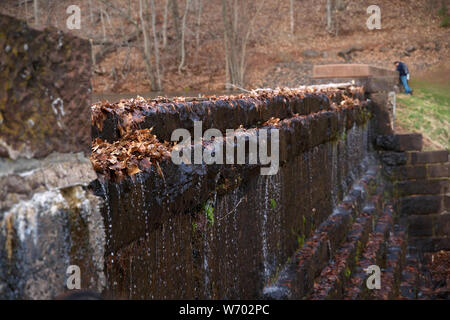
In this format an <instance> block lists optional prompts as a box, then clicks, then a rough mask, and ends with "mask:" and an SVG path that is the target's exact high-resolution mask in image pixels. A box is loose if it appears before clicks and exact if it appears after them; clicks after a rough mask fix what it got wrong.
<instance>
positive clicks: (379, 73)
mask: <svg viewBox="0 0 450 320" xmlns="http://www.w3.org/2000/svg"><path fill="white" fill-rule="evenodd" d="M372 77H387V78H389V77H394V78H398V73H397V72H396V71H391V70H388V69H383V68H379V67H374V66H370V65H367V64H326V65H315V66H314V67H313V78H314V79H323V78H340V79H342V78H372Z"/></svg>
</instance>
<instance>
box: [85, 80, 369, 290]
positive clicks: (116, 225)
mask: <svg viewBox="0 0 450 320" xmlns="http://www.w3.org/2000/svg"><path fill="white" fill-rule="evenodd" d="M336 92H338V93H340V94H342V95H343V96H344V95H348V96H349V97H356V96H360V95H361V94H362V92H361V91H360V89H358V88H344V89H335V90H332V92H328V95H333V94H334V93H336ZM328 95H327V94H325V93H319V92H317V93H309V94H307V95H305V96H303V93H296V94H292V96H291V97H289V96H288V95H287V94H286V96H283V95H282V94H277V95H274V96H273V97H269V98H265V99H263V98H262V97H259V98H258V99H259V100H258V99H255V101H257V103H258V104H257V103H255V102H248V101H245V100H246V99H247V98H246V97H242V99H241V100H242V101H244V102H240V101H241V100H238V99H236V100H231V99H228V98H227V100H228V101H226V100H221V99H219V100H218V101H215V102H211V104H212V103H214V104H216V105H224V104H226V103H228V104H229V105H233V104H235V105H234V106H233V107H234V108H237V106H238V105H239V103H243V104H244V103H246V104H244V106H247V107H249V108H253V109H256V111H259V114H260V117H263V116H261V113H262V112H261V111H268V109H269V108H270V106H271V105H272V104H273V101H277V102H278V105H276V107H278V110H276V107H274V109H275V110H270V111H272V112H277V111H278V112H279V114H281V113H282V112H284V115H285V118H284V119H282V120H281V119H280V121H279V122H277V123H276V124H274V125H264V124H263V125H262V126H260V127H256V128H250V129H249V132H251V133H253V132H254V134H257V132H258V131H259V130H261V129H263V128H269V129H274V128H277V129H278V130H279V131H280V133H279V136H280V163H281V164H282V165H281V168H280V170H279V171H278V173H277V174H275V175H269V176H263V175H261V174H260V170H259V168H258V166H257V165H254V166H251V165H212V166H207V165H193V166H187V165H181V166H179V165H175V164H173V163H172V162H171V161H166V162H161V164H160V168H161V170H162V172H163V173H164V179H163V178H162V177H160V175H159V174H158V172H157V169H156V167H154V166H153V167H151V168H150V170H145V169H144V168H142V167H141V169H142V172H140V173H137V174H136V175H135V176H133V177H128V178H125V179H123V180H121V181H120V182H119V183H117V182H116V181H111V180H104V181H100V180H99V181H97V182H95V183H93V184H92V186H93V188H94V189H95V191H96V194H97V195H99V196H102V197H103V198H105V201H106V203H107V204H106V206H104V208H103V216H104V218H105V222H106V225H107V226H108V227H107V228H106V237H107V240H106V244H107V245H106V252H107V253H106V256H107V260H106V273H107V279H108V287H109V290H110V291H109V293H110V294H112V295H113V296H114V297H121V296H126V297H131V298H157V299H160V298H164V299H167V298H168V299H174V298H186V299H210V298H212V299H218V298H241V299H242V298H243V299H245V298H260V297H261V296H262V290H263V287H264V285H265V284H266V283H267V282H268V281H270V279H272V278H273V277H275V276H276V275H277V272H278V271H279V270H280V269H281V268H282V266H283V265H284V263H285V262H286V261H287V260H288V259H289V257H290V256H291V255H292V254H293V253H294V252H295V250H296V248H298V247H299V246H301V245H302V244H303V243H304V241H305V239H307V238H308V237H309V236H310V234H311V232H312V230H314V229H315V228H316V227H317V226H319V225H320V224H321V223H322V222H323V221H324V220H325V219H326V218H327V217H328V216H329V215H330V214H331V213H332V212H333V208H334V207H335V206H336V204H337V203H338V202H339V201H341V200H342V199H343V196H344V195H345V194H346V193H347V192H348V190H349V187H350V186H351V185H352V183H353V182H354V181H355V179H356V178H357V177H359V176H361V174H362V173H363V172H364V170H366V169H367V166H368V164H369V162H370V161H373V160H371V159H370V155H369V148H370V147H369V133H370V123H369V114H370V111H369V108H370V103H367V102H364V101H362V102H358V100H344V99H342V101H336V102H337V104H333V105H331V104H330V99H328ZM311 102H316V103H317V104H316V107H315V109H314V105H313V106H311V107H308V108H310V109H311V110H312V111H313V112H311V113H309V114H308V115H303V116H300V115H295V116H293V115H292V113H291V112H290V110H291V108H292V109H294V108H299V109H300V108H302V107H304V106H308V104H309V103H311ZM341 102H342V106H340V107H337V105H341ZM345 102H346V103H348V105H344V103H345ZM192 104H193V105H192V106H189V108H188V106H187V105H186V104H179V105H178V107H179V108H185V109H189V110H198V109H200V108H202V109H203V108H205V107H203V104H204V102H197V103H195V102H193V103H192ZM195 104H199V105H200V106H196V105H195ZM236 105H237V106H236ZM267 106H269V107H267ZM110 108H111V106H109V105H108V106H105V108H103V109H102V110H104V111H105V112H108V110H110ZM117 108H127V106H126V105H122V104H120V103H119V104H118V105H117ZM129 108H130V110H129V112H132V113H133V114H136V113H138V112H140V110H142V109H145V108H147V106H146V105H145V104H144V103H143V102H140V103H137V104H132V105H131V106H130V107H129ZM157 108H160V109H165V108H170V106H164V105H157ZM230 108H231V106H230ZM136 109H137V110H136ZM283 109H284V111H282V110H283ZM213 110H214V109H213ZM208 111H209V110H208ZM227 111H228V110H227ZM314 111H316V112H314ZM117 112H119V111H117ZM122 112H124V111H122ZM194 112H195V111H193V114H194ZM209 112H211V113H212V115H211V118H213V119H214V120H215V121H217V122H218V123H220V121H222V122H223V123H225V124H224V125H225V126H226V125H229V126H230V127H231V128H233V127H234V128H238V127H239V125H240V122H239V121H235V122H234V123H233V122H232V121H233V119H231V120H230V118H229V117H226V114H225V115H223V113H222V114H221V115H222V116H217V115H214V111H209ZM148 114H151V113H148ZM256 114H258V113H256ZM151 116H152V115H150V116H149V117H151ZM167 116H168V117H169V115H167ZM270 116H271V114H270V113H269V114H268V115H267V116H266V117H268V118H267V120H269V117H270ZM180 117H181V116H180ZM222 117H223V118H222ZM255 118H256V117H255ZM105 119H108V118H107V117H106V118H105ZM263 120H264V118H263ZM256 121H257V118H256V119H255V123H254V124H255V125H256V124H257V122H256ZM167 122H168V123H170V121H169V120H168V121H167ZM227 122H228V123H227ZM148 123H151V119H150V120H148V121H146V120H143V121H142V122H140V124H142V126H146V125H147V124H148ZM160 123H165V122H164V121H162V122H160ZM211 123H213V121H211ZM138 128H140V127H139V125H138V126H137V127H136V129H138ZM204 129H205V130H206V129H207V127H206V128H204ZM143 279H145V280H144V281H143Z"/></svg>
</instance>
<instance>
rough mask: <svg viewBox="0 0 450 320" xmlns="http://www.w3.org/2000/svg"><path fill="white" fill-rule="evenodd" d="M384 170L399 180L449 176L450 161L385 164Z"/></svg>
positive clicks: (389, 175) (392, 177)
mask: <svg viewBox="0 0 450 320" xmlns="http://www.w3.org/2000/svg"><path fill="white" fill-rule="evenodd" d="M383 171H384V173H385V174H386V175H387V176H388V177H390V178H391V179H393V180H397V181H407V180H425V179H427V180H430V179H435V178H449V177H450V162H444V163H430V164H417V165H399V166H384V168H383Z"/></svg>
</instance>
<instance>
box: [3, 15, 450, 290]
mask: <svg viewBox="0 0 450 320" xmlns="http://www.w3.org/2000/svg"><path fill="white" fill-rule="evenodd" d="M0 18H1V20H0V25H1V26H2V27H1V28H0V30H2V31H0V47H2V48H5V50H3V51H0V57H1V59H0V85H2V86H4V87H5V88H6V89H5V90H4V91H0V184H1V189H0V298H2V299H53V298H55V297H60V296H61V295H63V294H67V293H70V292H71V291H70V290H69V289H68V288H67V283H66V281H67V278H68V274H67V268H68V267H69V266H72V265H77V266H79V267H80V271H81V288H82V289H88V290H91V291H95V292H98V293H101V294H102V295H103V296H105V297H108V298H117V299H176V298H178V299H181V298H186V299H233V298H236V299H251V298H256V299H330V298H333V299H398V298H404V299H417V298H432V299H435V298H447V299H448V292H449V290H447V291H445V290H440V291H439V292H437V291H436V293H433V292H434V291H433V290H431V292H432V293H431V294H430V290H428V291H423V290H422V287H423V285H424V281H425V280H426V279H424V278H423V277H422V276H421V275H422V274H425V271H424V269H423V263H422V262H423V255H424V254H426V253H427V252H434V251H436V250H449V249H450V244H449V242H448V239H449V234H450V230H449V219H448V216H449V214H448V211H449V191H448V190H449V188H448V184H449V170H448V169H449V161H448V152H447V151H435V152H424V151H422V137H421V136H420V135H417V134H403V135H398V134H395V133H394V130H393V126H392V124H393V115H392V105H391V103H390V102H389V99H388V93H389V92H390V91H393V90H395V88H394V86H395V83H396V81H397V80H398V79H397V75H396V74H393V73H392V72H389V71H387V70H380V69H379V68H373V67H370V66H365V65H339V66H336V65H333V66H320V67H318V68H317V70H316V80H317V82H318V83H328V82H330V81H332V82H335V83H336V82H342V81H345V82H347V83H341V84H334V85H319V86H315V87H302V88H297V89H279V90H278V89H277V90H259V91H254V92H253V93H251V94H246V95H236V96H226V97H203V98H184V97H179V98H173V99H168V98H158V99H154V100H150V99H148V100H147V99H143V98H140V97H137V98H136V99H131V100H121V101H118V102H115V103H113V102H111V103H110V102H103V103H97V104H94V105H93V106H92V107H91V108H89V105H90V102H89V99H90V83H89V79H90V69H91V61H90V58H89V57H90V53H91V50H90V47H89V43H88V42H87V41H84V40H81V39H77V38H74V37H71V36H70V35H66V34H62V33H60V32H59V31H57V30H54V29H47V30H44V31H36V30H33V29H31V28H29V27H27V26H26V25H25V24H23V23H22V22H20V21H18V20H15V19H13V18H11V17H7V16H0ZM30 48H32V50H31V49H30ZM44 53H46V54H44ZM353 80H354V81H355V82H354V84H351V82H352V81H353ZM348 82H350V83H348ZM89 117H90V120H91V121H90V122H89ZM194 121H202V132H200V134H202V133H205V131H206V130H207V129H210V128H216V129H218V130H219V131H221V133H224V131H225V130H226V129H233V130H236V134H237V136H238V137H243V138H244V139H245V140H246V141H248V143H249V144H250V143H251V142H252V141H256V140H258V138H259V137H262V136H264V134H265V133H267V135H268V137H269V141H272V140H271V138H272V137H276V136H277V133H276V132H278V137H279V142H280V143H279V150H278V151H279V161H278V165H279V168H278V170H277V171H276V173H275V174H273V175H262V174H261V172H262V171H261V169H264V168H267V167H268V164H265V163H262V162H261V161H259V162H256V163H250V161H249V159H250V155H251V148H250V146H248V148H246V150H245V159H246V161H245V163H244V164H230V163H227V164H212V165H206V164H205V162H202V163H201V164H194V165H186V164H181V165H175V164H174V163H173V162H172V161H171V156H170V152H171V150H173V148H174V147H175V146H174V144H173V143H171V142H170V140H171V135H172V132H173V131H174V130H175V129H179V128H184V129H186V130H187V132H189V133H190V134H191V135H193V136H195V133H197V132H196V129H195V127H194ZM276 130H278V131H276ZM221 139H222V138H220V137H215V138H214V142H215V141H223V143H224V144H225V145H226V146H227V148H228V147H229V148H231V149H232V150H234V154H235V155H236V154H237V151H238V146H237V141H235V140H234V139H230V138H228V137H227V138H223V140H221ZM212 140H213V139H212V138H211V139H210V138H205V139H204V140H203V141H197V142H196V143H194V144H193V145H191V146H189V148H191V150H192V151H194V150H198V149H200V150H201V151H202V152H205V151H211V146H212V145H213V141H212ZM91 143H92V144H91ZM272 146H273V144H272V143H271V142H270V143H268V145H267V147H268V149H269V150H271V149H272ZM89 158H90V159H89ZM89 160H90V161H89ZM233 160H236V159H235V158H234V159H233ZM233 163H236V161H234V162H233ZM374 264H376V265H378V266H380V268H381V270H382V289H380V290H368V289H367V286H366V285H365V281H366V278H367V274H366V272H365V269H366V268H367V267H368V266H370V265H374ZM434 287H435V286H434ZM434 287H433V288H434ZM444 289H445V288H444ZM425 293H426V294H425Z"/></svg>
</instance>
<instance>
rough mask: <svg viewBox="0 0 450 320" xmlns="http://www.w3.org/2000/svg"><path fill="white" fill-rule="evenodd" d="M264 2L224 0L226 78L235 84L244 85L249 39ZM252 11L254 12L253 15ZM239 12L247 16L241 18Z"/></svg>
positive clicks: (262, 0) (228, 81)
mask: <svg viewBox="0 0 450 320" xmlns="http://www.w3.org/2000/svg"><path fill="white" fill-rule="evenodd" d="M264 2H265V1H264V0H260V1H258V2H257V3H255V2H253V1H251V2H250V1H246V0H241V1H240V0H222V16H223V22H224V47H225V68H226V69H225V72H226V77H227V79H226V80H227V83H230V84H231V85H233V86H243V85H244V75H245V68H246V55H247V45H248V40H249V38H250V35H251V33H252V31H253V26H254V22H255V19H256V17H257V16H258V14H259V12H260V10H261V9H262V7H263V6H264ZM255 5H256V8H255V7H254V6H255ZM251 12H254V13H253V16H251ZM239 14H242V16H243V17H246V18H245V19H240V18H239ZM248 16H250V17H251V18H250V20H249V19H247V17H248ZM228 87H229V86H228V85H227V88H228Z"/></svg>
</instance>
